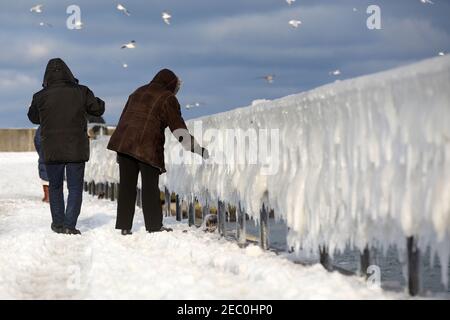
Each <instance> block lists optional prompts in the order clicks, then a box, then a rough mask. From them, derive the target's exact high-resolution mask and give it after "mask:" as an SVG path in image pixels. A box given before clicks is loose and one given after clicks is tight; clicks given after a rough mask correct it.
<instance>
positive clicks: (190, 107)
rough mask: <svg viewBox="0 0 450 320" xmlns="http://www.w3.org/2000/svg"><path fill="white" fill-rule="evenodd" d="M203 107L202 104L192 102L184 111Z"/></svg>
mask: <svg viewBox="0 0 450 320" xmlns="http://www.w3.org/2000/svg"><path fill="white" fill-rule="evenodd" d="M203 105H204V103H202V102H194V103H188V104H187V105H186V106H185V107H186V109H188V110H189V109H192V108H197V107H201V106H203Z"/></svg>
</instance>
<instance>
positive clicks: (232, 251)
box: [0, 153, 405, 299]
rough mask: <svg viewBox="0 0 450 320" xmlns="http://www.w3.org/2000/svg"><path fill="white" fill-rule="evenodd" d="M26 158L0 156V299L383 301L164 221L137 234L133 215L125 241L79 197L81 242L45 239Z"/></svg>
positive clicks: (31, 159) (359, 286)
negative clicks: (163, 228) (160, 230)
mask: <svg viewBox="0 0 450 320" xmlns="http://www.w3.org/2000/svg"><path fill="white" fill-rule="evenodd" d="M36 162H37V157H36V155H35V154H34V153H18V154H11V153H0V298H2V299H5V298H6V299H32V298H39V299H53V298H56V299H76V298H81V299H103V298H105V299H109V298H117V299H127V298H130V299H358V298H361V299H368V298H374V299H392V298H394V299H395V298H405V296H404V295H399V294H394V293H386V292H383V291H381V290H379V289H369V288H367V286H366V285H365V283H364V282H363V281H362V280H360V279H358V278H356V277H344V276H342V275H339V274H336V273H332V274H330V273H327V272H326V271H324V270H323V269H322V267H321V266H319V265H316V266H312V267H305V266H300V265H296V264H293V263H292V262H290V261H288V260H286V259H284V258H282V257H279V256H276V255H275V254H273V253H264V252H261V250H260V249H259V248H258V247H256V246H249V247H248V248H246V249H239V248H238V247H237V246H236V245H235V244H233V243H229V242H226V241H224V240H218V237H217V235H213V234H205V233H203V232H202V231H200V230H192V231H191V230H190V231H189V232H188V233H183V230H186V229H187V226H186V224H179V223H177V222H176V221H174V220H172V219H168V220H166V221H165V224H166V225H170V226H171V227H173V228H174V229H175V231H174V232H173V233H164V234H147V233H145V230H144V228H143V220H142V214H141V212H140V211H139V210H138V211H137V214H136V221H135V227H134V234H133V236H131V237H122V236H121V235H119V234H118V232H117V231H116V230H114V223H115V209H116V207H115V206H116V204H115V203H113V202H110V201H99V200H96V199H94V198H92V197H90V196H88V195H87V194H85V197H84V204H83V209H82V213H81V216H80V220H79V225H78V227H79V228H80V230H81V231H82V232H83V236H82V237H70V236H64V235H56V234H53V233H52V232H51V231H50V228H49V227H50V213H49V208H48V206H47V205H45V204H43V203H42V202H41V201H40V198H41V186H40V181H39V179H38V176H37V168H36Z"/></svg>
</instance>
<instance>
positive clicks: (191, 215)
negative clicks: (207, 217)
mask: <svg viewBox="0 0 450 320" xmlns="http://www.w3.org/2000/svg"><path fill="white" fill-rule="evenodd" d="M188 222H189V227H192V226H195V198H194V197H192V198H191V200H190V201H189V202H188Z"/></svg>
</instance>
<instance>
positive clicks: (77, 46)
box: [0, 0, 450, 127]
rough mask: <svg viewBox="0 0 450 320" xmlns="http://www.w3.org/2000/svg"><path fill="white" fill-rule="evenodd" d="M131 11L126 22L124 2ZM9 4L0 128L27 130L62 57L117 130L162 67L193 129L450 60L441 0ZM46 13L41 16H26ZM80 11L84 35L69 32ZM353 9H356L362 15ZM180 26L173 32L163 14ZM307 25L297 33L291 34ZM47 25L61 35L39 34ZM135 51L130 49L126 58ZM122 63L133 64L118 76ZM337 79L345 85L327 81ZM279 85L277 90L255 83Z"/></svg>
mask: <svg viewBox="0 0 450 320" xmlns="http://www.w3.org/2000/svg"><path fill="white" fill-rule="evenodd" d="M119 2H120V3H122V4H123V5H125V6H126V7H127V8H128V9H129V11H130V12H131V16H130V17H127V16H125V15H124V14H122V13H121V12H119V11H118V10H117V9H116V6H117V4H118V3H119ZM434 3H435V4H434V5H423V4H422V3H421V2H420V0H395V1H393V0H383V1H382V0H380V1H375V0H372V1H366V0H297V1H296V3H294V4H293V5H292V6H288V5H287V3H286V2H285V0H226V1H217V0H216V1H214V0H146V1H142V0H119V1H113V0H98V1H89V0H71V1H65V0H37V1H28V0H15V1H10V0H2V2H1V4H2V9H1V11H0V23H1V26H0V27H1V31H0V40H1V43H2V44H3V46H2V50H1V52H0V127H31V126H32V125H31V124H30V123H29V122H28V119H27V117H26V112H27V109H28V107H29V104H30V102H31V97H32V95H33V93H34V92H36V91H39V90H40V89H41V83H42V76H43V73H44V69H45V66H46V63H47V61H48V60H49V59H50V58H53V57H61V58H63V59H64V60H65V61H66V62H67V64H68V65H69V66H70V68H71V69H72V71H73V73H74V74H75V76H76V77H77V78H79V79H80V82H81V83H83V84H85V85H88V86H89V87H90V88H91V89H92V90H93V91H94V92H95V93H96V95H98V96H99V97H101V98H103V99H104V100H105V101H106V102H107V111H106V114H105V119H106V120H107V122H108V123H110V124H115V123H116V121H117V119H118V117H119V116H120V113H121V110H122V108H123V106H124V104H125V102H126V100H127V98H128V95H129V94H130V93H132V92H133V90H134V89H136V88H137V87H139V86H141V85H142V84H145V83H148V82H149V81H150V80H151V79H152V77H153V75H154V74H155V73H156V72H157V71H158V70H159V69H161V68H163V67H168V68H170V69H172V70H174V71H175V72H176V73H177V74H178V75H179V76H180V77H181V78H182V80H183V82H184V84H183V88H182V90H181V91H180V93H179V100H180V103H181V104H182V106H183V105H185V104H187V103H192V102H197V101H199V102H202V103H205V105H204V106H201V107H199V108H195V109H190V110H187V109H184V108H183V115H184V117H185V118H186V119H190V118H195V117H198V116H202V115H206V114H213V113H217V112H221V111H226V110H231V109H234V108H237V107H241V106H246V105H249V104H251V102H252V100H255V99H261V98H264V99H274V98H279V97H282V96H285V95H288V94H294V93H298V92H301V91H305V90H309V89H312V88H314V87H317V86H320V85H323V84H326V83H329V82H332V81H335V80H336V79H337V78H338V79H346V78H351V77H355V76H359V75H364V74H368V73H373V72H377V71H381V70H385V69H389V68H392V67H395V66H399V65H404V64H407V63H411V62H414V61H418V60H421V59H425V58H429V57H434V56H436V55H437V54H438V52H440V51H444V52H449V51H450V19H448V13H449V12H450V1H448V0H434ZM36 4H44V12H43V13H41V14H32V13H30V8H31V7H32V6H34V5H36ZM71 4H76V5H79V6H80V8H81V14H82V16H81V18H82V22H83V23H84V28H83V29H82V30H68V29H67V28H66V19H67V18H68V15H67V14H66V8H67V7H68V6H69V5H71ZM370 4H376V5H379V6H380V7H381V13H382V30H375V31H374V30H368V29H367V27H366V19H367V17H368V15H367V13H366V8H367V7H368V6H369V5H370ZM353 8H356V9H357V11H356V12H355V11H354V10H353ZM166 10H167V11H169V12H170V13H171V14H172V16H173V18H172V24H171V25H170V26H167V25H165V24H164V23H163V21H162V19H161V13H162V12H163V11H166ZM291 19H298V20H301V21H302V25H301V27H300V28H298V29H293V28H291V27H290V26H289V25H288V21H289V20H291ZM39 22H47V23H50V24H52V26H53V27H51V28H47V27H40V26H39ZM130 40H136V41H137V48H136V49H134V50H121V49H120V46H121V45H122V44H124V43H127V42H129V41H130ZM123 63H127V64H128V65H129V67H128V68H126V69H124V68H123V67H122V64H123ZM336 69H339V70H341V72H342V74H341V75H340V76H339V77H337V78H336V77H335V76H331V75H330V74H329V73H330V71H333V70H336ZM266 74H275V75H276V78H275V82H274V83H273V84H268V83H266V82H265V81H264V80H262V79H258V78H259V77H261V76H264V75H266Z"/></svg>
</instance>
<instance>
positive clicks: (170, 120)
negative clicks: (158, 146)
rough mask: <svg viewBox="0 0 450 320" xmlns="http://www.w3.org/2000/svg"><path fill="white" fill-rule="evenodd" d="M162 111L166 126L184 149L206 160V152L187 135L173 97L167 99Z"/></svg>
mask: <svg viewBox="0 0 450 320" xmlns="http://www.w3.org/2000/svg"><path fill="white" fill-rule="evenodd" d="M164 110H165V111H166V114H167V125H168V126H169V129H170V131H171V132H172V133H173V135H174V136H175V137H176V138H177V140H178V141H179V142H180V143H181V144H182V146H183V147H184V149H186V150H189V151H191V152H194V153H197V154H199V155H200V156H202V157H204V158H208V151H207V150H206V149H205V148H202V147H201V146H200V145H199V144H198V142H197V140H195V138H194V137H193V136H192V135H191V134H190V133H189V131H188V129H187V126H186V123H185V121H184V119H183V117H182V115H181V109H180V104H179V103H178V100H177V98H176V97H175V96H170V97H169V98H167V100H166V103H165V106H164Z"/></svg>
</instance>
